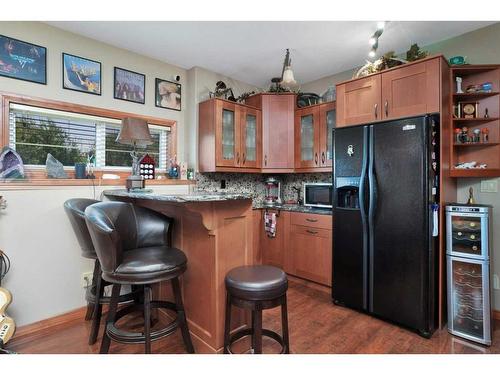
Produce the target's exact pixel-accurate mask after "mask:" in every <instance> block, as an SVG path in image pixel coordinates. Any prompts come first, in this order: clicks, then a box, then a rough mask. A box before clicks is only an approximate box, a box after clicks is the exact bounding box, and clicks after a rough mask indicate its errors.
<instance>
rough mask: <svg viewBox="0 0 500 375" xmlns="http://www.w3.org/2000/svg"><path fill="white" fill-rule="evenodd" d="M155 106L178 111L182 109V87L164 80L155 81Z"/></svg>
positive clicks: (157, 79)
mask: <svg viewBox="0 0 500 375" xmlns="http://www.w3.org/2000/svg"><path fill="white" fill-rule="evenodd" d="M155 106H156V107H158V108H165V109H171V110H174V111H180V110H181V109H182V85H181V84H180V83H178V82H172V81H168V80H166V79H161V78H156V79H155Z"/></svg>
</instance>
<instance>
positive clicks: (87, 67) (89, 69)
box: [62, 53, 102, 95]
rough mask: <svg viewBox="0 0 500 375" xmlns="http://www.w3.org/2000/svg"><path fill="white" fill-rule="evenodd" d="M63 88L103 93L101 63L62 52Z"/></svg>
mask: <svg viewBox="0 0 500 375" xmlns="http://www.w3.org/2000/svg"><path fill="white" fill-rule="evenodd" d="M62 63H63V88H64V89H67V90H74V91H81V92H86V93H87V94H94V95H101V86H102V83H101V63H100V62H98V61H94V60H89V59H86V58H83V57H80V56H75V55H70V54H67V53H63V54H62Z"/></svg>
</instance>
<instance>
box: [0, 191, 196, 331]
mask: <svg viewBox="0 0 500 375" xmlns="http://www.w3.org/2000/svg"><path fill="white" fill-rule="evenodd" d="M115 188H117V187H112V186H107V187H105V188H104V187H97V188H96V195H95V197H96V199H100V196H101V192H102V191H103V190H105V189H115ZM118 188H122V187H118ZM153 190H154V191H155V192H160V193H170V194H182V193H187V192H188V190H189V186H188V185H177V186H175V185H169V186H153ZM0 195H3V196H4V197H5V198H6V199H7V204H8V206H7V209H6V210H3V211H1V212H0V249H2V250H4V251H5V252H6V253H7V254H8V255H9V257H10V259H11V261H12V267H11V270H10V272H9V273H8V274H7V277H6V279H5V280H4V282H5V284H4V286H5V287H6V288H7V289H9V290H10V291H11V292H12V295H13V302H12V305H11V307H10V308H9V311H8V313H9V315H10V316H12V317H13V318H14V319H15V320H16V323H17V325H18V326H20V325H25V324H29V323H32V322H35V321H39V320H42V319H46V318H49V317H51V316H55V315H59V314H62V313H65V312H67V311H70V310H73V309H76V308H79V307H81V306H84V305H85V299H84V293H85V289H84V288H83V287H82V285H81V277H82V273H84V272H92V270H93V263H92V262H91V261H89V260H86V259H83V258H82V257H81V256H80V247H79V246H78V243H77V241H76V237H75V235H74V233H73V230H72V228H71V225H70V223H69V221H68V218H67V217H66V214H65V212H64V209H63V204H64V202H65V201H66V200H67V199H70V198H94V194H93V189H92V187H91V186H81V187H80V186H79V187H75V186H71V187H47V188H39V189H35V190H33V189H30V188H27V189H21V190H20V189H16V190H6V189H5V188H3V187H1V186H0Z"/></svg>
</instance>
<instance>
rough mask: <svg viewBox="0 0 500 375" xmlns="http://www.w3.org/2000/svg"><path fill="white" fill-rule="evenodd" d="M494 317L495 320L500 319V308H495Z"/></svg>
mask: <svg viewBox="0 0 500 375" xmlns="http://www.w3.org/2000/svg"><path fill="white" fill-rule="evenodd" d="M492 315H493V319H495V320H500V311H499V310H493V314H492Z"/></svg>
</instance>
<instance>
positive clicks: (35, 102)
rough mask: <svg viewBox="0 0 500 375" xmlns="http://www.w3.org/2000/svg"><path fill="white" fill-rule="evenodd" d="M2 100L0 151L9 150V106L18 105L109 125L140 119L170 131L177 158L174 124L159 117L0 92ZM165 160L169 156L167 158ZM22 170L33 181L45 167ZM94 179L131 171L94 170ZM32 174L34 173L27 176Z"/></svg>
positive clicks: (32, 166)
mask: <svg viewBox="0 0 500 375" xmlns="http://www.w3.org/2000/svg"><path fill="white" fill-rule="evenodd" d="M0 96H1V106H2V111H1V116H0V144H1V146H2V147H4V146H9V124H10V122H9V116H10V106H11V104H20V105H26V106H31V107H39V108H42V109H52V110H57V111H63V112H71V113H75V114H82V115H89V116H96V117H101V118H105V119H111V120H112V121H114V122H116V121H121V120H122V119H124V118H126V117H140V118H141V119H144V120H146V121H147V122H148V124H150V125H151V126H154V127H169V128H170V133H171V135H170V137H171V152H172V155H177V121H175V120H169V119H162V118H158V117H152V116H147V115H142V114H135V113H130V112H122V111H116V110H111V109H105V108H98V107H91V106H86V105H80V104H75V103H68V102H62V101H58V100H50V99H41V98H35V97H30V96H25V95H17V94H11V93H5V92H0ZM167 159H168V156H167ZM65 169H66V170H73V169H74V168H73V167H71V166H69V167H65ZM25 170H26V172H27V174H28V175H31V176H34V177H35V178H40V177H41V172H43V171H45V166H42V165H40V166H37V165H27V166H25ZM95 171H96V172H98V173H96V175H97V177H100V175H102V173H101V172H106V173H109V172H117V174H119V175H120V176H121V177H124V176H126V175H128V174H130V167H112V166H103V167H100V168H96V169H95ZM30 172H33V173H30Z"/></svg>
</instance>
